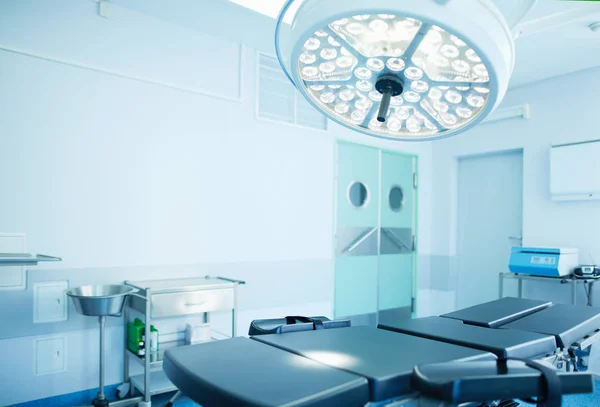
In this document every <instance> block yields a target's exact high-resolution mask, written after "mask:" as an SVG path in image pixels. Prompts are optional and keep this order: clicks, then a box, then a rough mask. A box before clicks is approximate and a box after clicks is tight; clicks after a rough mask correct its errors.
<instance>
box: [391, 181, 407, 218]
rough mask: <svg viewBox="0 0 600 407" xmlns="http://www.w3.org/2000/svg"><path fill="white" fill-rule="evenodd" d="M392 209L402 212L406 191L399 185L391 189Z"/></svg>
mask: <svg viewBox="0 0 600 407" xmlns="http://www.w3.org/2000/svg"><path fill="white" fill-rule="evenodd" d="M389 200H390V209H391V210H393V211H394V212H400V210H401V209H402V207H403V206H404V191H402V188H401V187H399V186H398V185H394V186H393V187H392V188H391V189H390V196H389Z"/></svg>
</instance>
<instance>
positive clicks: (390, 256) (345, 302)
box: [334, 142, 416, 326]
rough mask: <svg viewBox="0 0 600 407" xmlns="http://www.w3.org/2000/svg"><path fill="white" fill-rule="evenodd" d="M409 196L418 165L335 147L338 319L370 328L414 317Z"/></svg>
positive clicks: (378, 153) (378, 152)
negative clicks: (344, 319)
mask: <svg viewBox="0 0 600 407" xmlns="http://www.w3.org/2000/svg"><path fill="white" fill-rule="evenodd" d="M415 190H416V157H414V156H410V155H404V154H398V153H393V152H388V151H381V150H378V149H375V148H371V147H366V146H361V145H356V144H349V143H344V142H340V143H339V144H338V146H337V173H336V222H335V223H336V224H335V232H334V233H335V236H334V249H335V301H334V315H335V317H336V318H350V319H351V320H352V323H353V325H371V326H374V325H376V324H377V323H385V322H391V321H393V320H397V319H403V318H410V317H411V316H412V314H413V312H414V303H415V295H414V274H415V272H414V270H415V265H416V261H415V260H416V256H415V253H416V250H415V249H416V245H415V240H416V236H415V226H416V223H415V219H416V216H415V212H416V199H415V198H416V194H415Z"/></svg>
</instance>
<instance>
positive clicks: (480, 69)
mask: <svg viewBox="0 0 600 407" xmlns="http://www.w3.org/2000/svg"><path fill="white" fill-rule="evenodd" d="M296 2H301V3H302V4H301V5H300V6H299V7H298V8H297V10H296V11H295V15H294V16H293V19H291V20H290V18H289V17H290V16H288V15H287V14H288V11H289V10H290V9H291V6H292V5H293V4H294V3H296ZM284 18H285V19H286V20H290V21H292V23H291V26H289V27H288V26H282V24H283V21H284ZM284 32H285V34H284ZM275 36H276V39H275V42H276V50H277V56H278V59H279V62H280V64H281V66H282V68H283V69H284V71H285V73H286V75H287V76H288V78H289V79H290V80H291V81H292V83H293V84H294V85H295V86H296V87H297V88H298V90H299V91H300V93H302V95H303V96H304V97H305V98H306V99H307V100H308V101H309V102H310V103H311V104H312V105H313V106H314V107H315V108H317V109H318V110H320V111H321V112H322V113H323V114H325V115H326V116H327V117H329V118H330V119H332V120H334V121H336V122H338V123H339V124H342V125H343V126H346V127H348V128H350V129H352V130H355V131H360V132H362V133H365V134H368V135H371V136H375V137H381V138H387V139H393V140H404V141H409V140H413V141H414V140H419V141H423V140H432V139H438V138H443V137H449V136H452V135H455V134H458V133H460V132H463V131H465V130H467V129H469V128H470V127H472V126H474V125H475V124H477V123H479V122H481V121H482V120H483V119H484V118H485V117H486V116H487V115H489V114H490V113H491V112H492V110H493V109H494V108H495V107H496V106H498V105H499V104H500V102H501V101H502V98H503V97H504V94H505V93H506V90H507V87H508V81H509V79H510V75H511V74H512V70H513V66H514V52H515V50H514V42H513V37H512V34H511V30H510V28H509V27H508V25H507V23H506V21H505V19H504V17H503V16H502V14H501V13H500V12H499V11H498V10H497V9H496V7H495V6H494V5H493V4H492V3H491V2H490V1H489V0H418V1H414V0H369V1H366V0H288V2H287V3H286V4H285V5H284V7H283V9H282V12H281V14H280V16H279V20H278V22H277V30H276V34H275Z"/></svg>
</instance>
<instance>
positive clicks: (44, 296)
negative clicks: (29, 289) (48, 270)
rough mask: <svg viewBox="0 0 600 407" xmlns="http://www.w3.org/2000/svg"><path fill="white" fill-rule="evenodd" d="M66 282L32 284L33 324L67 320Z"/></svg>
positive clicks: (67, 284) (67, 286) (67, 285)
mask: <svg viewBox="0 0 600 407" xmlns="http://www.w3.org/2000/svg"><path fill="white" fill-rule="evenodd" d="M68 289H69V282H68V281H47V282H43V283H34V284H33V323H34V324H43V323H48V322H60V321H66V320H67V319H68V318H69V315H68V312H69V307H68V300H67V294H66V291H67V290H68Z"/></svg>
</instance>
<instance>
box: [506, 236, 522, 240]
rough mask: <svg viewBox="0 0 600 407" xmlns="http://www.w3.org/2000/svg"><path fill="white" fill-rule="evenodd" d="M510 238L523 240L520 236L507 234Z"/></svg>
mask: <svg viewBox="0 0 600 407" xmlns="http://www.w3.org/2000/svg"><path fill="white" fill-rule="evenodd" d="M508 238H509V239H510V240H523V237H522V236H509V237H508Z"/></svg>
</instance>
